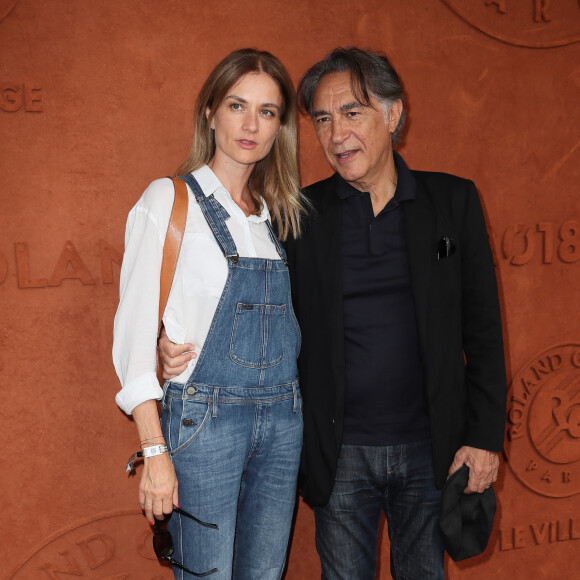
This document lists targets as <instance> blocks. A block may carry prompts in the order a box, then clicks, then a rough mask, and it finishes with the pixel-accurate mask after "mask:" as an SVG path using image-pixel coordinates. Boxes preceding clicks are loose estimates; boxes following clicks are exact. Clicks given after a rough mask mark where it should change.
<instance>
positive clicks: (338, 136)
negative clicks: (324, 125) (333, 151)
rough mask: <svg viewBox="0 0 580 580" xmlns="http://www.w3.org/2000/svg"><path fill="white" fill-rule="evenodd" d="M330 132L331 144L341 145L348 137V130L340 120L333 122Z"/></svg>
mask: <svg viewBox="0 0 580 580" xmlns="http://www.w3.org/2000/svg"><path fill="white" fill-rule="evenodd" d="M330 130H331V137H332V142H333V143H342V142H343V141H344V140H345V139H346V138H347V137H348V130H347V128H346V126H345V124H344V123H343V122H342V120H336V121H333V122H332V125H331V129H330Z"/></svg>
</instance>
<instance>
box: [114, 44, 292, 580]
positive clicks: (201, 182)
mask: <svg viewBox="0 0 580 580" xmlns="http://www.w3.org/2000/svg"><path fill="white" fill-rule="evenodd" d="M179 174H180V175H181V176H182V178H183V179H184V180H185V181H186V183H187V185H188V188H189V210H188V217H187V224H186V229H185V235H184V240H183V245H182V249H181V253H180V256H179V260H178V263H177V267H176V272H175V279H174V283H173V287H172V289H171V293H170V296H169V299H168V303H167V308H166V310H165V313H164V317H163V323H164V327H165V329H166V332H167V334H168V336H169V338H170V339H171V340H172V341H174V342H178V343H191V344H193V345H195V351H196V355H197V356H196V357H195V358H194V359H193V360H192V361H191V362H190V364H189V365H188V368H187V370H186V371H185V372H184V373H182V374H181V375H180V376H178V377H176V378H175V379H173V380H172V381H171V382H168V383H166V385H165V388H164V389H163V391H162V390H161V389H160V387H159V384H158V383H157V379H156V373H155V367H156V339H157V318H158V299H159V275H160V265H161V257H162V249H163V240H164V237H165V232H166V231H167V226H168V222H169V215H170V212H171V207H172V203H173V185H172V183H171V181H170V180H169V179H160V180H157V181H155V182H153V183H152V184H151V185H150V186H149V187H148V188H147V190H146V191H145V193H144V194H143V196H142V197H141V199H140V200H139V201H138V202H137V204H136V206H135V207H134V208H133V209H132V210H131V212H130V214H129V218H128V222H127V231H126V240H125V242H126V251H125V257H124V260H123V267H122V272H121V285H120V286H121V287H120V296H121V298H120V303H119V308H118V311H117V315H116V317H115V332H114V346H113V358H114V363H115V367H116V370H117V373H118V375H119V378H120V381H121V384H122V389H121V391H120V392H119V393H118V394H117V397H116V401H117V403H118V405H119V406H120V407H121V408H122V409H123V410H124V411H125V412H126V413H128V414H132V416H133V418H134V421H135V425H136V427H137V431H138V434H139V440H140V442H141V446H142V448H143V449H144V450H146V451H145V455H149V456H148V457H147V456H146V457H145V459H144V467H143V471H142V475H141V481H140V485H139V504H140V505H141V508H142V509H143V510H144V512H145V515H146V517H147V518H148V520H149V522H150V523H152V524H153V523H154V521H155V520H162V519H167V518H168V516H170V519H169V522H168V531H169V533H170V538H172V540H173V547H174V553H173V554H172V558H171V561H172V563H173V564H174V573H175V577H176V578H188V577H190V574H191V573H192V571H197V574H208V573H212V577H213V578H218V577H219V578H224V579H225V578H239V579H248V580H249V579H256V578H260V579H261V580H266V579H270V578H272V579H274V578H280V577H281V575H282V571H283V567H284V562H285V555H286V550H287V544H288V537H289V531H290V524H291V519H292V512H293V508H294V501H295V493H296V477H297V471H298V463H299V457H300V448H301V444H302V413H301V411H302V401H301V397H300V390H299V386H298V373H297V367H296V358H297V355H298V352H299V349H300V332H299V329H298V324H297V322H296V318H295V316H294V312H293V310H292V303H291V299H290V282H289V276H288V269H287V265H286V256H285V252H284V249H283V248H282V246H281V245H280V242H279V241H278V239H277V237H276V235H275V234H274V230H273V225H274V226H275V227H276V230H277V231H278V232H279V235H280V237H281V238H282V239H284V238H285V237H287V236H288V234H289V233H292V235H297V234H298V233H299V219H300V213H301V211H302V207H303V206H302V201H301V196H300V192H299V177H298V163H297V130H296V109H295V99H294V91H293V87H292V83H291V81H290V79H289V76H288V74H287V72H286V70H285V69H284V67H283V66H282V64H281V63H280V62H279V61H278V60H277V59H276V58H275V57H274V56H272V55H271V54H269V53H267V52H259V51H256V50H253V49H245V50H239V51H236V52H233V53H231V54H230V55H228V56H227V57H226V58H225V59H223V60H222V61H221V62H220V63H219V64H218V65H217V66H216V68H215V69H214V70H213V71H212V73H211V74H210V76H209V78H208V79H207V81H206V82H205V84H204V86H203V87H202V89H201V92H200V95H199V97H198V100H197V105H196V109H195V124H194V138H193V145H192V148H191V153H190V156H189V158H188V160H187V161H186V163H185V164H184V165H183V166H182V167H181V169H180V171H179ZM157 400H161V407H162V419H161V421H160V420H159V416H158V412H157V403H156V401H157ZM165 448H167V451H165ZM174 506H175V507H178V508H181V509H177V510H175V511H174ZM171 514H172V515H171ZM189 514H195V516H197V518H199V519H201V520H203V521H205V522H212V523H215V524H216V525H217V528H218V529H215V527H213V528H212V527H208V526H204V525H200V524H199V523H198V522H197V521H196V520H195V519H192V518H191V517H189ZM216 569H217V570H216ZM205 571H207V572H205Z"/></svg>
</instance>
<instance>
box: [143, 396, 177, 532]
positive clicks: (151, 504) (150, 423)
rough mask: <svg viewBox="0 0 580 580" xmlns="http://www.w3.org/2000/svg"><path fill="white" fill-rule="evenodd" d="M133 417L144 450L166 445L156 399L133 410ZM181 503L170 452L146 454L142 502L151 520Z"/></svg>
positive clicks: (148, 518) (159, 517) (152, 521)
mask: <svg viewBox="0 0 580 580" xmlns="http://www.w3.org/2000/svg"><path fill="white" fill-rule="evenodd" d="M133 419H134V420H135V426H136V427H137V432H138V433H139V439H140V440H141V448H142V449H144V448H145V447H155V446H157V445H165V440H164V438H163V433H162V432H161V423H160V422H159V414H158V412H157V402H156V401H153V400H150V401H145V402H144V403H141V404H140V405H137V406H136V407H135V408H134V409H133ZM177 502H178V497H177V476H176V475H175V468H174V467H173V463H172V462H171V457H170V455H169V453H168V452H167V451H166V452H165V453H161V455H153V456H152V457H145V459H144V465H143V473H142V474H141V481H140V482H139V505H140V506H141V509H142V510H143V511H144V512H145V515H146V516H147V520H148V521H149V523H150V524H151V525H153V524H154V523H155V522H154V519H153V518H154V517H157V518H158V519H160V520H161V519H163V514H169V513H171V512H172V511H173V506H174V505H176V506H179V504H178V503H177Z"/></svg>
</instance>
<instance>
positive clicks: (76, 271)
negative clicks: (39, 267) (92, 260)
mask: <svg viewBox="0 0 580 580" xmlns="http://www.w3.org/2000/svg"><path fill="white" fill-rule="evenodd" d="M32 251H33V250H31V249H30V247H29V245H28V243H27V242H17V243H16V244H14V266H15V267H14V271H15V273H16V279H17V283H18V288H21V289H30V288H46V287H57V286H61V285H62V283H63V281H64V280H78V281H79V282H80V283H81V284H83V285H89V286H92V285H94V284H96V283H97V279H96V278H95V277H94V276H93V275H92V274H91V272H90V270H89V268H88V267H87V265H86V263H85V260H84V259H83V258H82V257H81V255H80V254H79V252H78V250H77V248H76V247H75V245H74V244H73V243H72V242H71V241H70V240H67V241H66V242H65V244H64V246H63V248H62V250H61V252H60V255H59V257H58V259H57V261H56V264H55V265H54V267H53V268H52V272H51V273H50V276H49V275H48V273H47V272H46V271H42V272H41V273H39V272H36V271H34V270H33V269H32V267H31V265H30V263H31V259H30V258H31V252H32ZM98 254H99V261H100V271H101V282H102V283H103V284H112V283H113V281H114V266H113V264H115V265H116V270H117V271H118V270H119V268H120V267H121V263H122V261H123V254H122V253H121V252H119V251H118V250H116V249H115V248H114V247H113V246H111V245H110V244H108V243H107V242H105V241H104V240H99V245H98ZM9 272H10V268H9V264H8V261H7V259H6V256H5V255H4V254H3V253H2V252H0V285H2V284H3V283H4V282H5V281H6V280H7V279H8V274H9Z"/></svg>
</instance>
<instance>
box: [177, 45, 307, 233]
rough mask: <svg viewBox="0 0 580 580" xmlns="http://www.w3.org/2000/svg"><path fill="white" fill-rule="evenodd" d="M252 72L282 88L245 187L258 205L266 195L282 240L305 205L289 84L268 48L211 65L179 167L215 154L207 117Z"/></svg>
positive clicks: (296, 226)
mask: <svg viewBox="0 0 580 580" xmlns="http://www.w3.org/2000/svg"><path fill="white" fill-rule="evenodd" d="M257 72H263V73H266V74H267V75H269V76H270V77H271V78H272V79H273V80H274V82H275V83H276V84H277V85H278V87H279V88H280V92H281V93H282V107H281V110H280V131H279V132H278V135H277V136H276V139H275V141H274V144H273V146H272V149H271V150H270V153H268V155H267V156H266V157H265V158H264V159H262V160H261V161H259V162H258V163H256V166H255V168H254V170H253V171H252V175H251V176H250V179H249V181H248V189H249V190H250V195H251V196H252V198H253V200H254V204H255V206H256V207H257V208H259V209H260V210H261V205H262V204H261V199H260V197H263V198H264V199H265V200H266V203H267V204H268V209H269V211H270V215H271V217H272V222H273V224H275V226H276V228H277V230H278V235H279V237H280V239H282V240H285V239H286V238H287V237H288V235H289V233H292V235H293V236H294V237H297V236H298V235H299V233H300V215H301V213H302V212H303V211H305V207H304V206H305V202H304V198H303V197H302V194H301V192H300V175H299V170H298V130H297V123H296V116H297V115H296V101H295V96H294V87H293V85H292V81H291V80H290V77H289V76H288V73H287V72H286V69H285V68H284V66H283V65H282V63H281V62H280V61H279V60H278V59H277V58H276V57H275V56H273V55H272V54H270V53H269V52H265V51H258V50H254V49H253V48H245V49H242V50H236V51H234V52H232V53H230V54H229V55H228V56H226V57H225V58H224V59H223V60H222V61H221V62H220V63H219V64H218V65H217V66H216V67H215V68H214V69H213V71H212V72H211V74H210V75H209V77H208V79H207V80H206V81H205V83H204V85H203V87H202V89H201V91H200V93H199V96H198V98H197V102H196V106H195V119H194V126H193V143H192V145H191V151H190V153H189V157H188V158H187V161H186V162H185V163H184V164H183V165H182V166H181V167H180V168H179V171H178V173H179V174H180V175H183V174H185V173H190V172H192V171H195V170H196V169H199V168H200V167H201V166H202V165H205V164H206V163H209V161H210V160H211V159H212V157H213V156H214V154H215V137H214V132H213V130H212V129H211V122H212V119H213V117H214V115H215V113H216V111H217V109H218V108H219V106H220V104H221V102H222V101H223V99H224V98H225V97H226V95H227V94H228V91H229V90H230V88H231V87H232V86H233V85H234V84H235V83H237V82H238V80H240V79H241V78H242V77H244V76H245V75H247V74H250V73H257ZM207 110H209V114H208V115H206V111H207Z"/></svg>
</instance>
